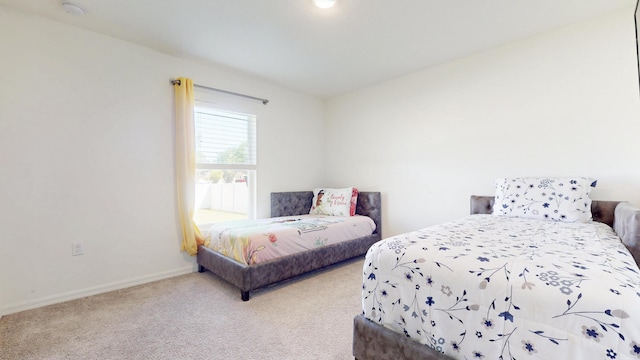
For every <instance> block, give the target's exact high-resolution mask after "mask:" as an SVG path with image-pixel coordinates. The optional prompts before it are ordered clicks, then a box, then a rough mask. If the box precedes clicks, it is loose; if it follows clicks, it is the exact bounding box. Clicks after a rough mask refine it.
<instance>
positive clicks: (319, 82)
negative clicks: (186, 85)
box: [0, 0, 636, 98]
mask: <svg viewBox="0 0 640 360" xmlns="http://www.w3.org/2000/svg"><path fill="white" fill-rule="evenodd" d="M69 1H71V2H73V3H74V4H76V5H79V6H81V7H82V8H84V10H85V11H86V13H85V15H84V16H74V15H70V14H68V13H66V12H64V11H62V9H61V6H60V4H61V0H0V4H2V5H6V6H9V7H12V8H17V9H21V10H24V11H26V12H29V13H33V14H36V15H39V16H43V17H46V18H50V19H54V20H57V21H61V22H64V23H67V24H71V25H74V26H78V27H81V28H84V29H88V30H92V31H95V32H98V33H102V34H106V35H109V36H113V37H116V38H120V39H123V40H127V41H130V42H133V43H137V44H140V45H144V46H147V47H150V48H153V49H156V50H158V51H161V52H165V53H168V54H172V55H176V56H180V57H186V58H197V59H200V60H204V61H209V62H212V63H216V64H222V65H224V66H226V67H230V68H234V69H237V70H240V71H242V72H245V73H249V74H252V75H254V76H257V77H259V78H262V79H265V80H267V81H269V82H272V83H274V84H278V85H281V86H283V87H286V88H289V89H292V90H297V91H301V92H304V93H307V94H311V95H314V96H319V97H322V98H330V97H333V96H337V95H340V94H343V93H347V92H350V91H353V90H356V89H359V88H362V87H365V86H369V85H372V84H375V83H378V82H381V81H385V80H389V79H393V78H397V77H399V76H402V75H405V74H408V73H411V72H415V71H418V70H421V69H424V68H427V67H430V66H434V65H436V64H439V63H443V62H446V61H449V60H452V59H455V58H460V57H464V56H468V55H470V54H473V53H475V52H478V51H482V50H484V49H488V48H492V47H495V46H498V45H501V44H504V43H507V42H510V41H514V40H516V39H519V38H523V37H528V36H532V35H535V34H539V33H541V32H545V31H548V30H550V29H554V28H557V27H560V26H563V25H567V24H571V23H574V22H578V21H581V20H585V19H588V18H593V17H596V16H600V15H602V14H606V13H609V12H613V11H616V10H622V9H629V21H630V22H632V21H633V8H634V6H635V2H636V0H337V2H336V5H335V6H334V7H333V8H331V9H324V10H323V9H319V8H316V7H315V6H314V5H313V1H312V0H180V1H176V0H173V1H169V0H107V1H105V0H69Z"/></svg>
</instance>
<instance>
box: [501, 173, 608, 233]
mask: <svg viewBox="0 0 640 360" xmlns="http://www.w3.org/2000/svg"><path fill="white" fill-rule="evenodd" d="M595 186H596V181H595V180H593V179H590V178H585V177H566V178H551V177H531V178H501V179H497V180H496V196H495V203H494V205H493V214H494V215H505V216H512V217H522V218H530V219H545V220H554V221H563V222H589V221H591V220H592V216H591V199H590V198H589V193H590V192H591V190H592V189H593V188H594V187H595Z"/></svg>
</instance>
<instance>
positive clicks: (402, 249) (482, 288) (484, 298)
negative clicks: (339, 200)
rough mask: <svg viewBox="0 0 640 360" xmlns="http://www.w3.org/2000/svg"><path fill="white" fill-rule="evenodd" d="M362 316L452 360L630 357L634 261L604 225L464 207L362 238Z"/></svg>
mask: <svg viewBox="0 0 640 360" xmlns="http://www.w3.org/2000/svg"><path fill="white" fill-rule="evenodd" d="M363 270H364V271H363V288H362V310H363V315H364V316H365V317H366V318H368V319H369V320H371V321H374V322H376V323H378V324H380V325H383V326H385V327H387V328H389V329H391V330H393V331H395V332H397V333H400V334H404V335H405V336H407V337H409V338H412V339H414V340H416V341H418V342H420V343H422V344H425V345H427V346H429V347H432V348H434V349H436V350H437V351H439V352H442V353H444V354H446V355H448V356H450V357H452V358H454V359H471V358H474V359H499V358H500V359H507V358H509V359H513V358H517V359H526V358H541V359H636V358H639V357H640V326H638V324H640V270H639V269H638V266H637V265H636V264H635V262H634V260H633V258H632V256H631V255H630V254H629V252H628V251H627V249H626V248H625V246H624V245H623V244H622V243H621V241H620V239H619V238H618V237H617V236H616V235H615V233H614V232H613V230H612V229H611V228H610V227H609V226H607V225H604V224H601V223H596V222H591V223H563V222H553V221H544V220H529V219H520V218H508V217H502V216H494V215H472V216H469V217H466V218H463V219H460V220H456V221H453V222H449V223H446V224H441V225H437V226H433V227H429V228H426V229H423V230H419V231H415V232H410V233H406V234H402V235H398V236H394V237H391V238H388V239H385V240H382V241H380V242H377V243H376V244H374V245H373V246H372V247H371V248H370V249H369V251H368V252H367V255H366V259H365V264H364V269H363Z"/></svg>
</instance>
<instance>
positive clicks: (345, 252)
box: [197, 191, 382, 301]
mask: <svg viewBox="0 0 640 360" xmlns="http://www.w3.org/2000/svg"><path fill="white" fill-rule="evenodd" d="M312 197H313V193H312V192H311V191H299V192H287V193H272V194H271V200H272V205H271V211H272V216H274V217H276V216H288V215H302V214H306V213H308V212H309V208H310V207H311V199H312ZM380 207H381V197H380V193H379V192H360V194H358V203H357V206H356V214H360V215H366V216H369V217H370V218H371V219H373V221H374V222H375V223H376V230H375V232H374V233H373V234H371V235H368V236H364V237H361V238H358V239H353V240H350V241H347V242H343V243H339V244H333V245H328V246H324V247H319V248H316V249H313V250H308V251H304V252H301V253H297V254H292V255H288V256H285V257H282V258H278V259H273V260H270V261H266V262H263V263H259V264H254V265H244V264H241V263H239V262H237V261H235V260H233V259H231V258H228V257H226V256H224V255H220V254H219V253H217V252H215V251H213V250H211V249H209V248H207V247H205V246H199V247H198V256H197V261H198V265H199V268H198V271H200V272H202V271H204V270H205V269H206V270H209V271H211V272H212V273H214V274H216V275H218V276H219V277H220V278H222V279H224V280H226V281H227V282H229V283H231V284H232V285H234V286H236V287H237V288H239V289H240V292H241V297H242V300H244V301H247V300H249V293H250V291H251V290H255V289H258V288H261V287H263V286H267V285H270V284H274V283H277V282H279V281H282V280H286V279H290V278H292V277H294V276H297V275H301V274H304V273H307V272H309V271H312V270H316V269H320V268H323V267H325V266H328V265H332V264H336V263H338V262H341V261H344V260H347V259H351V258H353V257H356V256H361V255H363V254H365V253H366V252H367V250H368V249H369V247H370V246H371V245H373V244H374V243H375V242H377V241H379V240H380V238H381V233H382V232H381V220H382V219H381V214H382V213H381V211H380Z"/></svg>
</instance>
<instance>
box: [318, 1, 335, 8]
mask: <svg viewBox="0 0 640 360" xmlns="http://www.w3.org/2000/svg"><path fill="white" fill-rule="evenodd" d="M313 2H314V3H315V4H316V6H317V7H319V8H321V9H328V8H330V7H332V6H333V5H334V4H335V3H336V0H313Z"/></svg>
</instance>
